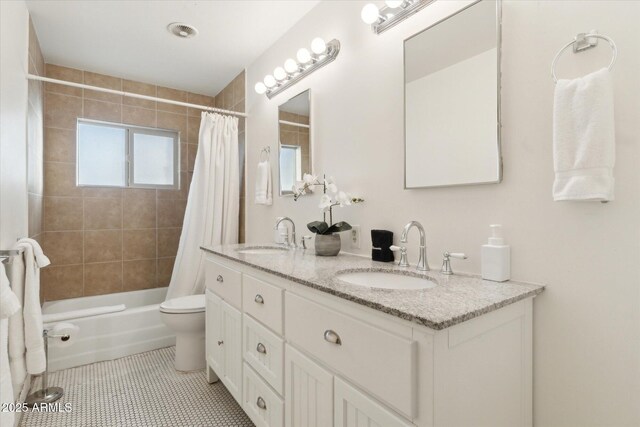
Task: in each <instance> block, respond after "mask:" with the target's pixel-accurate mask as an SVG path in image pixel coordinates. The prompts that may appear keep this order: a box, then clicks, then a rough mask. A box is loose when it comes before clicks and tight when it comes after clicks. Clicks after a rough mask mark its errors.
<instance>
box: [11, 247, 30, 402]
mask: <svg viewBox="0 0 640 427" xmlns="http://www.w3.org/2000/svg"><path fill="white" fill-rule="evenodd" d="M14 249H17V246H14ZM6 268H7V273H8V274H7V276H8V277H9V282H11V290H12V291H13V293H14V294H15V295H16V297H17V298H18V302H19V303H20V305H22V307H20V308H19V309H18V310H17V311H16V312H15V313H13V315H12V316H11V317H9V366H10V367H11V381H12V382H13V389H14V390H22V384H23V383H24V380H25V378H26V376H27V366H26V359H25V346H24V316H23V311H24V308H23V307H24V273H25V270H24V258H23V256H15V257H12V258H11V261H10V262H9V264H7V265H6Z"/></svg>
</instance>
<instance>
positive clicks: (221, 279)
mask: <svg viewBox="0 0 640 427" xmlns="http://www.w3.org/2000/svg"><path fill="white" fill-rule="evenodd" d="M216 280H217V281H218V282H220V283H222V282H224V277H222V274H218V278H217V279H216Z"/></svg>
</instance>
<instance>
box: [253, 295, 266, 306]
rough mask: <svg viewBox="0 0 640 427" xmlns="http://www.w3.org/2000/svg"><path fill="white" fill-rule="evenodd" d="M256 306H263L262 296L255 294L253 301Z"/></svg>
mask: <svg viewBox="0 0 640 427" xmlns="http://www.w3.org/2000/svg"><path fill="white" fill-rule="evenodd" d="M253 300H254V301H255V302H256V303H257V304H264V298H262V295H260V294H257V295H256V297H255V298H254V299H253Z"/></svg>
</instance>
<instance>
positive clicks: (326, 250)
mask: <svg viewBox="0 0 640 427" xmlns="http://www.w3.org/2000/svg"><path fill="white" fill-rule="evenodd" d="M315 244H316V255H318V256H336V255H338V253H340V246H341V244H342V242H341V240H340V234H337V233H336V234H316V243H315Z"/></svg>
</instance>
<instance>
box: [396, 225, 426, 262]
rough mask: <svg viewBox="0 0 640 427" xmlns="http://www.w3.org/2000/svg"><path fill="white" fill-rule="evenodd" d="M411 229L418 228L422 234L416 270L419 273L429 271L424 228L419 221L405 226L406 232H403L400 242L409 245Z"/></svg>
mask: <svg viewBox="0 0 640 427" xmlns="http://www.w3.org/2000/svg"><path fill="white" fill-rule="evenodd" d="M411 227H416V228H417V229H418V231H419V232H420V258H419V259H418V265H417V266H416V269H418V270H419V271H429V263H428V262H427V243H426V239H425V237H424V227H423V226H422V224H420V223H419V222H418V221H411V222H410V223H408V224H407V225H405V226H404V230H402V235H401V236H400V241H401V242H402V243H407V234H408V233H409V230H410V229H411Z"/></svg>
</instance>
